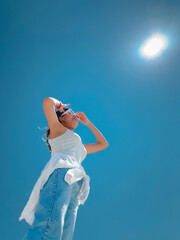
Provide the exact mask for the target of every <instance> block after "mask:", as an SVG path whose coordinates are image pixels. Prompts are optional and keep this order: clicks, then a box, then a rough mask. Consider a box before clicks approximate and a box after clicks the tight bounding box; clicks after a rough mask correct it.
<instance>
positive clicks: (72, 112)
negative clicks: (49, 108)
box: [61, 109, 79, 119]
mask: <svg viewBox="0 0 180 240" xmlns="http://www.w3.org/2000/svg"><path fill="white" fill-rule="evenodd" d="M68 112H70V113H71V114H72V115H76V117H77V118H78V119H79V116H78V115H77V114H76V113H75V112H74V111H73V110H72V109H68V110H66V111H65V112H63V114H62V115H61V116H64V115H65V114H67V113H68Z"/></svg>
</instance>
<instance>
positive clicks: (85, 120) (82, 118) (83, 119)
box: [76, 112, 90, 125]
mask: <svg viewBox="0 0 180 240" xmlns="http://www.w3.org/2000/svg"><path fill="white" fill-rule="evenodd" d="M76 114H77V115H78V117H79V121H80V122H81V123H83V124H84V125H88V123H89V122H90V121H89V119H88V118H87V117H86V115H85V114H84V113H83V112H76Z"/></svg>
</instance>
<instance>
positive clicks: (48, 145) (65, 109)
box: [43, 107, 69, 154]
mask: <svg viewBox="0 0 180 240" xmlns="http://www.w3.org/2000/svg"><path fill="white" fill-rule="evenodd" d="M68 109H69V108H67V107H64V108H63V110H64V111H63V112H65V111H67V110H68ZM63 112H60V111H59V110H57V111H56V115H57V118H58V120H59V117H60V116H61V115H62V114H63ZM59 122H61V121H60V120H59ZM45 134H46V139H45V140H44V139H43V141H45V143H46V145H47V147H48V150H49V154H51V146H50V144H49V141H48V136H49V134H50V129H49V128H48V129H47V130H46V133H45Z"/></svg>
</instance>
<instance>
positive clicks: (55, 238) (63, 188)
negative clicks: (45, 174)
mask: <svg viewBox="0 0 180 240" xmlns="http://www.w3.org/2000/svg"><path fill="white" fill-rule="evenodd" d="M68 170H69V168H57V169H55V170H54V171H53V173H52V174H51V175H50V176H49V178H48V181H47V182H46V183H45V184H44V186H43V188H42V189H41V191H40V196H39V202H38V204H37V206H36V211H35V218H34V222H33V224H32V225H31V226H30V227H29V229H28V231H27V232H26V235H25V237H24V238H23V240H72V239H73V233H74V229H75V222H76V217H77V211H78V208H79V204H78V198H77V197H78V194H79V191H80V188H81V184H82V179H81V180H79V181H77V182H75V183H73V184H71V185H69V184H68V183H67V182H66V181H65V180H64V177H65V174H66V172H67V171H68Z"/></svg>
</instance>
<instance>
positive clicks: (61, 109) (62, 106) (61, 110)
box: [59, 102, 70, 112]
mask: <svg viewBox="0 0 180 240" xmlns="http://www.w3.org/2000/svg"><path fill="white" fill-rule="evenodd" d="M68 105H70V103H66V104H63V103H62V102H61V107H60V108H59V111H60V112H63V111H64V109H63V108H64V107H66V106H68Z"/></svg>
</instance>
